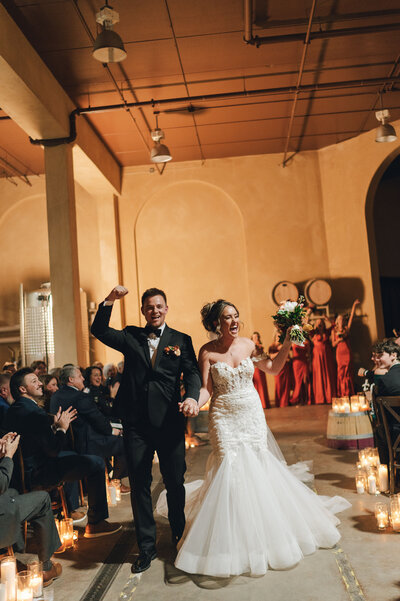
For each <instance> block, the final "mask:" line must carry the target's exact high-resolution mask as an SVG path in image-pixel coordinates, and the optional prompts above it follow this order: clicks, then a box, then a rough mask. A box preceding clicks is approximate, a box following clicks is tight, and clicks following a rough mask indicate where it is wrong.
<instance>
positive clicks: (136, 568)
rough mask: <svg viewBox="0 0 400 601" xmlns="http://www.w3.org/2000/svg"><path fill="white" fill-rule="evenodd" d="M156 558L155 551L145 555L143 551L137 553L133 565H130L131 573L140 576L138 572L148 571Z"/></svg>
mask: <svg viewBox="0 0 400 601" xmlns="http://www.w3.org/2000/svg"><path fill="white" fill-rule="evenodd" d="M156 557H157V551H153V552H152V553H146V552H145V551H141V553H139V555H138V557H137V559H136V561H135V563H134V564H133V565H132V568H131V570H132V572H133V573H134V574H140V572H144V571H145V570H148V569H149V567H150V566H151V561H152V560H153V559H155V558H156Z"/></svg>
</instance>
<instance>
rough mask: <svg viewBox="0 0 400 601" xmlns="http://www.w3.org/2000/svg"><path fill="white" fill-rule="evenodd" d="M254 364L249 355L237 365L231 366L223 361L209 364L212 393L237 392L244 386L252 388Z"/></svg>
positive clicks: (244, 387)
mask: <svg viewBox="0 0 400 601" xmlns="http://www.w3.org/2000/svg"><path fill="white" fill-rule="evenodd" d="M253 373H254V365H253V361H252V360H251V359H250V357H246V359H243V360H242V361H241V362H240V363H239V365H238V366H237V367H231V366H230V365H228V364H227V363H225V362H224V361H217V362H216V363H213V364H212V365H211V377H212V381H213V393H214V395H220V394H226V393H231V392H233V393H238V392H241V391H244V390H245V389H246V388H249V386H250V387H251V389H253Z"/></svg>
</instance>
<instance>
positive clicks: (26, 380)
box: [5, 367, 121, 538]
mask: <svg viewBox="0 0 400 601" xmlns="http://www.w3.org/2000/svg"><path fill="white" fill-rule="evenodd" d="M10 390H11V394H12V396H13V398H14V399H15V402H14V403H13V404H12V405H11V407H10V409H9V410H8V412H7V416H6V419H5V424H6V429H7V430H10V431H15V432H18V433H19V434H21V438H22V454H23V458H24V467H25V481H26V483H27V485H28V486H29V487H30V488H48V487H54V486H56V485H58V484H59V483H60V482H76V481H78V480H82V479H83V478H86V486H87V491H88V505H89V509H88V524H87V526H86V530H85V537H86V538H94V537H98V536H104V535H106V534H113V533H114V532H117V531H118V530H120V528H121V526H120V524H110V523H109V522H107V521H106V519H107V517H108V507H107V496H106V487H105V478H104V462H103V460H102V459H101V458H100V457H96V456H93V455H78V454H77V453H75V452H73V451H65V450H64V449H65V447H66V443H67V439H66V434H67V430H68V429H69V426H70V424H71V422H73V421H74V420H75V419H76V416H77V411H76V409H74V408H73V407H68V408H67V409H66V410H65V411H62V410H61V408H59V409H58V410H57V412H56V415H54V416H52V417H51V418H49V415H48V414H47V413H46V412H45V411H44V409H42V408H41V407H39V406H38V404H37V401H36V399H37V398H40V397H41V396H42V395H43V391H42V384H41V382H40V380H39V378H38V377H37V375H36V374H35V373H34V372H33V370H32V369H30V368H29V367H25V368H23V369H20V370H18V371H17V372H15V374H14V375H13V376H12V377H11V380H10Z"/></svg>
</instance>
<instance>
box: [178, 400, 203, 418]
mask: <svg viewBox="0 0 400 601" xmlns="http://www.w3.org/2000/svg"><path fill="white" fill-rule="evenodd" d="M178 405H179V411H181V412H182V413H183V415H184V416H185V417H196V415H198V414H199V405H198V403H197V402H196V401H195V400H194V399H186V400H185V401H183V402H182V403H178Z"/></svg>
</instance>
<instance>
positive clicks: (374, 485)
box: [367, 466, 379, 495]
mask: <svg viewBox="0 0 400 601" xmlns="http://www.w3.org/2000/svg"><path fill="white" fill-rule="evenodd" d="M367 487H368V492H369V494H370V495H378V494H379V491H378V474H377V470H376V468H375V467H372V466H371V467H370V468H369V469H368V478H367Z"/></svg>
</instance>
